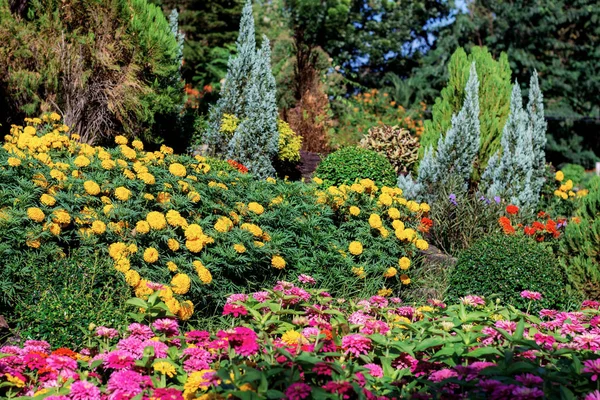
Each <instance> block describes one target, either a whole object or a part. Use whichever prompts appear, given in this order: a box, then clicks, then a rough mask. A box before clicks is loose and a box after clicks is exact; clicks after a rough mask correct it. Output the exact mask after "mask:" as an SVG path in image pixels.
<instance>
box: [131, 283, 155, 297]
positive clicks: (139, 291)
mask: <svg viewBox="0 0 600 400" xmlns="http://www.w3.org/2000/svg"><path fill="white" fill-rule="evenodd" d="M148 283H149V282H148V281H147V280H146V279H141V280H140V283H138V285H137V286H136V287H135V297H139V298H140V299H144V300H147V299H148V296H150V295H151V294H152V293H153V292H154V291H153V290H152V289H150V288H149V287H148V285H147V284H148Z"/></svg>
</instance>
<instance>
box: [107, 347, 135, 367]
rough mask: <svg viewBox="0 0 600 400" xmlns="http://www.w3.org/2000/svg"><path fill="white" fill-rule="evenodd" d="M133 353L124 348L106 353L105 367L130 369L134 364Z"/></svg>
mask: <svg viewBox="0 0 600 400" xmlns="http://www.w3.org/2000/svg"><path fill="white" fill-rule="evenodd" d="M134 363H135V362H134V360H133V357H132V356H131V353H129V352H127V351H124V350H114V351H111V352H110V353H108V354H106V357H105V358H104V362H103V364H104V367H105V368H112V369H129V368H131V367H132V366H133V365H134Z"/></svg>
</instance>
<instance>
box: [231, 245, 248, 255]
mask: <svg viewBox="0 0 600 400" xmlns="http://www.w3.org/2000/svg"><path fill="white" fill-rule="evenodd" d="M233 249H234V250H235V251H237V252H238V253H240V254H242V253H245V252H246V247H245V246H244V245H243V244H240V243H237V244H234V245H233Z"/></svg>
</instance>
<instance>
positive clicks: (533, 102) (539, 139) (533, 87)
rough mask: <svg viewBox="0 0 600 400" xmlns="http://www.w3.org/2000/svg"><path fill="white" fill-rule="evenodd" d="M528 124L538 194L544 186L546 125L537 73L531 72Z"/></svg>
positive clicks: (534, 186) (535, 185)
mask: <svg viewBox="0 0 600 400" xmlns="http://www.w3.org/2000/svg"><path fill="white" fill-rule="evenodd" d="M527 113H528V114H529V124H530V125H531V136H532V144H533V178H532V179H533V181H532V185H533V191H534V193H540V192H541V190H542V186H544V181H545V180H546V179H545V174H544V173H545V171H546V153H545V151H544V149H545V148H546V129H547V128H548V124H547V122H546V119H545V118H544V97H543V95H542V91H541V90H540V84H539V81H538V74H537V71H533V75H531V79H530V81H529V102H528V104H527Z"/></svg>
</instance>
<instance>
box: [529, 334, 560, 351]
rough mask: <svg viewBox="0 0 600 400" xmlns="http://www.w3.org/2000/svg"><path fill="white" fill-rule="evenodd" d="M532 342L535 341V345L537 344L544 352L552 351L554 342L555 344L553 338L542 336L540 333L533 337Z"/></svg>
mask: <svg viewBox="0 0 600 400" xmlns="http://www.w3.org/2000/svg"><path fill="white" fill-rule="evenodd" d="M533 340H535V343H537V345H538V346H540V347H542V348H544V349H546V350H550V349H552V346H553V345H554V342H556V339H555V338H554V336H552V335H544V334H543V333H540V332H538V333H536V334H535V335H533Z"/></svg>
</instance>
